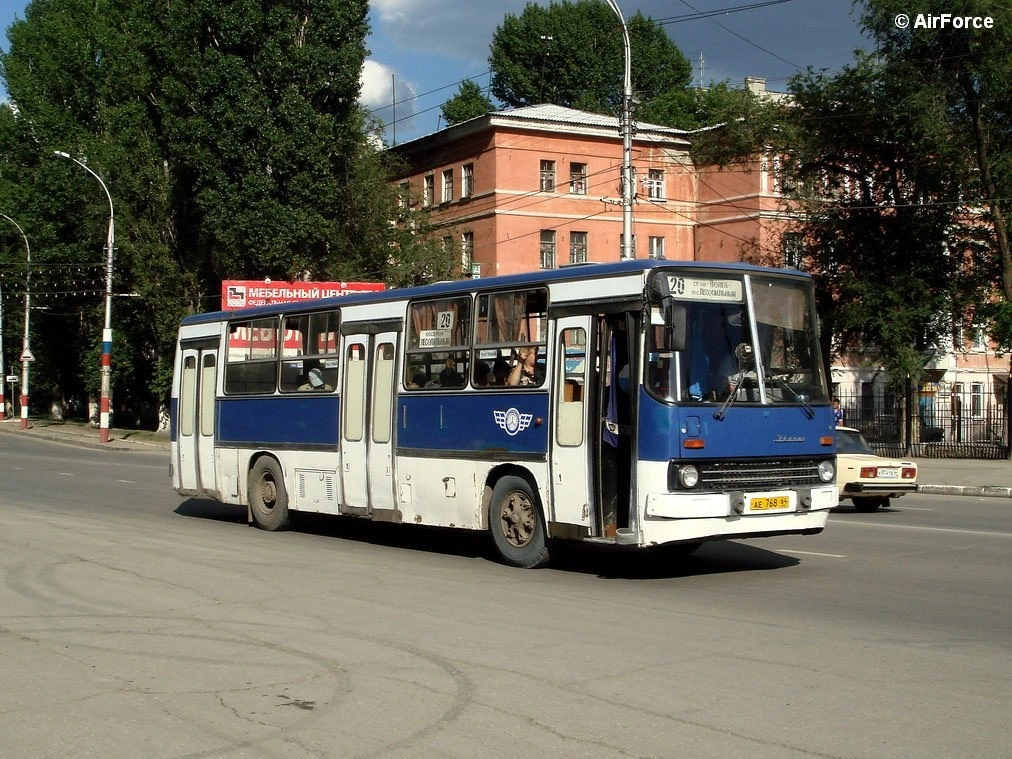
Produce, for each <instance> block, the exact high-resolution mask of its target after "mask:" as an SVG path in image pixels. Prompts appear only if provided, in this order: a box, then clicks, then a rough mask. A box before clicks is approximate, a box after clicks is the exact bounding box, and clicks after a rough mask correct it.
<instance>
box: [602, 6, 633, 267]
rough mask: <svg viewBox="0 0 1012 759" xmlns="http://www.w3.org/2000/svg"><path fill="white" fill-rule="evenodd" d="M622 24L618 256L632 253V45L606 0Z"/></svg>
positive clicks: (618, 13)
mask: <svg viewBox="0 0 1012 759" xmlns="http://www.w3.org/2000/svg"><path fill="white" fill-rule="evenodd" d="M608 5H609V6H611V9H612V10H613V11H615V15H616V16H618V20H619V23H620V24H621V25H622V45H623V47H624V49H625V75H624V77H623V80H622V116H621V118H620V126H619V131H620V132H621V133H622V260H623V261H626V260H629V259H632V258H635V257H636V251H634V250H633V244H632V207H633V169H632V134H633V121H632V104H633V91H632V45H630V44H629V27H627V26H626V23H625V18H623V16H622V11H621V10H620V9H619V7H618V3H617V2H616V1H615V0H608Z"/></svg>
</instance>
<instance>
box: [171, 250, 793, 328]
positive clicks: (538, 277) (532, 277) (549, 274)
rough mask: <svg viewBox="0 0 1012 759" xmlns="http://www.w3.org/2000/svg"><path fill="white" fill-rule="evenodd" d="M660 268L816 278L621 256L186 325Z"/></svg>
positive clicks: (242, 312)
mask: <svg viewBox="0 0 1012 759" xmlns="http://www.w3.org/2000/svg"><path fill="white" fill-rule="evenodd" d="M658 267H677V268H679V269H700V270H711V271H713V270H717V271H720V270H724V271H728V272H744V273H756V274H758V273H763V274H775V275H778V276H786V277H795V278H801V279H810V276H809V275H808V274H806V273H805V272H801V271H798V270H796V269H776V268H772V267H768V266H755V265H753V264H745V263H717V262H709V261H677V260H659V259H639V260H633V261H617V262H611V263H592V262H591V263H585V264H570V265H568V266H562V267H560V268H558V269H545V270H538V271H531V272H523V273H520V274H507V275H503V276H498V277H486V278H484V279H461V280H454V281H450V282H436V283H434V284H429V285H419V286H416V287H405V288H400V289H392V290H380V291H375V292H367V293H351V294H349V295H342V296H339V297H334V298H321V299H318V300H302V301H291V302H287V303H275V304H272V305H268V306H251V307H249V308H242V309H234V310H230V311H209V312H206V313H202V314H194V315H192V316H187V317H186V318H184V319H183V321H182V323H183V324H184V325H185V324H205V323H208V322H216V321H223V320H225V319H236V318H255V317H257V316H269V315H272V314H277V313H281V312H283V313H286V314H290V313H298V312H301V311H318V310H320V309H321V308H328V307H329V308H335V307H344V306H351V305H354V304H356V303H383V302H390V301H397V300H407V299H413V298H431V297H439V296H448V295H458V294H461V293H469V292H473V291H475V290H479V289H480V290H495V289H500V288H502V289H507V288H511V287H519V286H531V285H546V284H551V283H553V282H572V281H575V280H581V279H585V280H593V279H598V278H604V277H614V276H620V275H623V274H632V273H635V272H642V271H646V270H648V269H654V268H658Z"/></svg>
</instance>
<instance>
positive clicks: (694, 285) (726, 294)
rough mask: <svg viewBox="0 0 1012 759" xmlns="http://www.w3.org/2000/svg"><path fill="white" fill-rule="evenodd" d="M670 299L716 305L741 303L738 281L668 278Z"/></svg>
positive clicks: (671, 276)
mask: <svg viewBox="0 0 1012 759" xmlns="http://www.w3.org/2000/svg"><path fill="white" fill-rule="evenodd" d="M668 289H669V290H670V292H671V297H673V298H677V299H678V300H705V301H713V302H716V303H741V300H742V283H741V280H740V279H715V278H711V277H679V276H676V275H669V276H668Z"/></svg>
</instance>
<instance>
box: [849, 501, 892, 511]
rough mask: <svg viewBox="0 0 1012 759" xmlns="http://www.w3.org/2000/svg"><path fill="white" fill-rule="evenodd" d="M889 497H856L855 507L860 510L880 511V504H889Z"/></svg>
mask: <svg viewBox="0 0 1012 759" xmlns="http://www.w3.org/2000/svg"><path fill="white" fill-rule="evenodd" d="M888 505H889V499H888V498H855V499H854V508H855V509H857V510H858V511H861V512H864V513H869V512H872V511H878V508H879V506H888Z"/></svg>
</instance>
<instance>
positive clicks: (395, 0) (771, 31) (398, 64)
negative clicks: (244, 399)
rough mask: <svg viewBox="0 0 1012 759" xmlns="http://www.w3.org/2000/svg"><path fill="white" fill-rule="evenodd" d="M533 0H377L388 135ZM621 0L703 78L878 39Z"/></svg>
mask: <svg viewBox="0 0 1012 759" xmlns="http://www.w3.org/2000/svg"><path fill="white" fill-rule="evenodd" d="M529 1H530V0H371V3H370V8H371V10H370V26H371V30H372V31H371V33H370V36H369V38H368V39H367V41H366V44H367V46H368V48H369V50H370V51H371V54H370V56H369V58H368V59H367V60H366V63H365V67H364V69H363V76H362V96H361V99H362V102H363V104H364V105H365V106H366V108H368V109H369V110H370V111H371V112H372V113H373V114H374V115H375V116H376V117H378V118H380V119H382V120H383V122H384V124H386V125H387V128H386V134H385V137H386V140H387V141H388V142H390V143H401V142H405V141H407V140H411V139H414V138H416V137H420V136H422V135H425V134H429V133H431V132H435V131H437V130H438V129H439V128H440V127H442V126H445V124H442V123H441V121H440V112H439V107H440V106H441V105H442V104H443V103H444V102H445V101H446V100H448V99H449V98H451V97H452V96H453V95H454V94H455V93H456V92H457V88H458V87H459V85H460V83H461V82H462V81H463V80H465V79H473V80H474V81H475V82H477V83H478V84H479V85H480V86H481V87H483V88H485V89H486V91H487V88H488V85H489V77H490V75H489V68H488V55H489V45H490V44H491V41H492V35H493V33H494V32H495V30H496V28H497V27H498V26H499V25H500V24H501V23H502V20H503V18H504V16H505V15H506V14H514V15H519V14H520V13H521V12H522V11H523V9H524V7H525V6H526V5H527V3H528V2H529ZM617 3H618V6H619V8H620V9H621V11H622V14H623V15H624V16H625V18H626V19H629V18H631V17H632V16H633V15H634V14H635V13H636V11H640V12H642V13H643V14H644V15H645V16H649V17H651V18H653V19H654V20H655V21H657V22H660V23H662V25H663V27H664V29H665V30H666V31H667V32H668V34H669V35H670V36H671V38H672V40H674V42H675V44H677V45H678V47H679V48H680V49H681V50H682V53H683V54H685V56H686V57H687V58H688V59H689V60H690V61H691V62H692V64H693V68H694V72H695V80H694V81H695V82H696V83H698V82H699V80H700V76H702V81H703V82H704V83H712V82H720V81H725V80H726V81H729V82H730V83H731V84H732V85H737V86H741V84H742V83H743V81H744V79H745V77H746V76H758V77H763V78H765V79H766V81H767V88H768V89H771V90H778V89H779V90H783V89H785V88H786V85H787V80H788V79H789V78H790V77H791V76H792V75H794V74H796V73H798V72H801V71H804V70H806V69H807V68H808V67H811V68H813V69H816V70H819V69H828V70H830V71H836V70H838V69H840V68H841V67H842V66H845V65H847V64H848V63H851V62H852V61H853V51H854V50H855V49H856V48H865V49H867V48H868V47H869V43H868V42H867V40H865V39H863V38H862V36H861V31H860V29H859V27H858V18H857V15H856V14H855V12H854V11H853V4H852V2H851V0H691V1H687V0H617ZM26 4H27V3H26V2H25V0H0V24H2V28H3V32H4V33H3V35H2V38H0V46H2V47H3V49H4V50H6V49H7V46H8V43H7V35H6V31H7V28H8V27H9V26H10V25H11V23H12V22H13V21H14V20H15V19H16V18H24V9H25V6H26ZM539 4H541V5H547V4H548V0H540V2H539ZM747 6H753V7H751V8H747ZM700 15H705V16H706V17H703V18H699V17H698V16H700ZM693 17H696V18H693ZM701 58H702V60H700V59H701ZM394 95H396V97H394ZM0 96H4V97H5V93H3V92H2V91H0Z"/></svg>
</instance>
